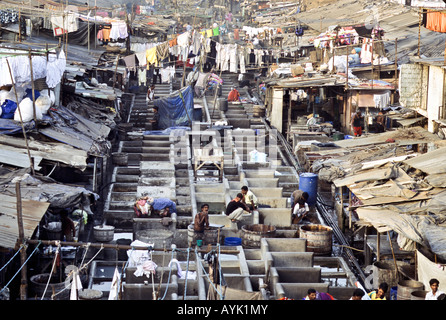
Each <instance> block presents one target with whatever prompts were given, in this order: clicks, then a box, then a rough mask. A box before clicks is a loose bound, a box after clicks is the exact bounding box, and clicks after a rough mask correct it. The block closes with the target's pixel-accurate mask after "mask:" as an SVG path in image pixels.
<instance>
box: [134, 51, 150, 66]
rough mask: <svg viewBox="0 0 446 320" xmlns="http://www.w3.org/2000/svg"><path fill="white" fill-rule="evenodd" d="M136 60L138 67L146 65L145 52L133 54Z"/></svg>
mask: <svg viewBox="0 0 446 320" xmlns="http://www.w3.org/2000/svg"><path fill="white" fill-rule="evenodd" d="M135 55H136V58H137V59H138V65H139V66H140V67H144V66H146V65H147V59H146V52H145V51H140V52H137V53H135Z"/></svg>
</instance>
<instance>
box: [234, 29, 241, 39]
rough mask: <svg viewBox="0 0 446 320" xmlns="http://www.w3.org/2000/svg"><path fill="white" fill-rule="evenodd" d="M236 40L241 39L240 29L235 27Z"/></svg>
mask: <svg viewBox="0 0 446 320" xmlns="http://www.w3.org/2000/svg"><path fill="white" fill-rule="evenodd" d="M234 40H240V34H239V29H234Z"/></svg>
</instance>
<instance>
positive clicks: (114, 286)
mask: <svg viewBox="0 0 446 320" xmlns="http://www.w3.org/2000/svg"><path fill="white" fill-rule="evenodd" d="M120 282H121V275H120V274H119V271H118V267H115V273H114V274H113V279H112V283H111V286H110V293H109V294H108V300H118V293H119V284H120Z"/></svg>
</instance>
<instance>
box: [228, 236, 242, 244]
mask: <svg viewBox="0 0 446 320" xmlns="http://www.w3.org/2000/svg"><path fill="white" fill-rule="evenodd" d="M241 244H242V238H237V237H226V238H225V246H239V245H241Z"/></svg>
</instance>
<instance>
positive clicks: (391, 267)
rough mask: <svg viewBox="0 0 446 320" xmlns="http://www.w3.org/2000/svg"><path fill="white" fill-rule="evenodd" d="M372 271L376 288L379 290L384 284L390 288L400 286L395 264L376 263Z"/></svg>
mask: <svg viewBox="0 0 446 320" xmlns="http://www.w3.org/2000/svg"><path fill="white" fill-rule="evenodd" d="M372 271H373V274H372V275H373V286H374V287H376V288H378V286H379V284H380V283H383V282H385V283H387V284H388V286H389V287H394V286H398V279H397V278H396V277H395V275H396V271H395V263H394V262H386V261H376V262H374V263H373V265H372ZM397 290H398V289H397Z"/></svg>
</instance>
